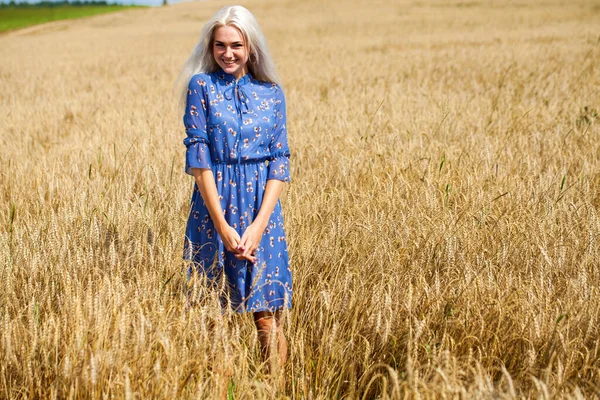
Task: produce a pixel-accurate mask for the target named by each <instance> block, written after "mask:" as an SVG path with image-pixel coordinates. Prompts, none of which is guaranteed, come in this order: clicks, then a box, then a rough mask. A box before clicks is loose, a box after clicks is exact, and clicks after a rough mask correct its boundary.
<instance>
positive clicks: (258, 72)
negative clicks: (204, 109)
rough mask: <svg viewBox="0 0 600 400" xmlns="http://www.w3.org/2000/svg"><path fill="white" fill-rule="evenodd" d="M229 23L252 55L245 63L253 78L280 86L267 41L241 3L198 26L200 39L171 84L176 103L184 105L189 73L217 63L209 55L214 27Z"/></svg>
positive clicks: (209, 69) (210, 69)
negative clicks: (173, 86)
mask: <svg viewBox="0 0 600 400" xmlns="http://www.w3.org/2000/svg"><path fill="white" fill-rule="evenodd" d="M222 26H233V27H236V28H237V29H239V30H240V32H241V33H242V37H243V38H244V41H245V43H246V46H247V50H248V54H253V56H252V57H253V60H252V62H248V63H247V66H248V71H249V72H250V73H251V74H252V76H253V77H254V78H255V79H258V80H260V81H266V82H274V83H277V84H278V85H280V84H281V83H280V81H279V76H278V75H277V72H276V71H275V64H274V63H273V59H272V58H271V55H270V54H269V49H268V47H267V40H266V39H265V36H264V34H263V33H262V31H261V29H260V27H259V26H258V22H257V21H256V18H254V15H252V13H251V12H250V11H248V10H247V9H246V8H244V7H242V6H228V7H223V8H221V9H220V10H219V11H218V12H217V13H216V14H215V15H214V16H213V17H212V18H211V19H210V20H209V21H208V22H207V23H206V25H204V27H203V28H202V32H201V33H200V40H199V41H198V44H197V45H196V47H195V48H194V51H193V52H192V55H191V56H190V57H189V58H188V59H187V61H186V62H185V63H184V64H183V68H182V69H181V72H180V73H179V76H178V77H177V80H176V82H175V85H176V87H177V92H178V93H179V106H180V108H181V109H183V108H184V107H185V101H186V96H187V85H188V83H189V81H190V79H191V78H192V76H194V75H196V74H199V73H202V72H204V73H208V72H215V71H218V70H219V65H218V64H217V62H216V61H215V59H214V57H213V51H212V46H213V40H214V33H215V30H216V29H217V28H220V27H222Z"/></svg>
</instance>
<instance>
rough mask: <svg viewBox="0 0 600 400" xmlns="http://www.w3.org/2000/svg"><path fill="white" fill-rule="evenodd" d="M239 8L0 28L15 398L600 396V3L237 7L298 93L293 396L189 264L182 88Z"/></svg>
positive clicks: (5, 258) (291, 225)
mask: <svg viewBox="0 0 600 400" xmlns="http://www.w3.org/2000/svg"><path fill="white" fill-rule="evenodd" d="M225 4H227V3H223V2H222V1H204V2H192V3H181V4H177V5H171V6H168V7H162V8H152V9H139V10H130V11H125V12H122V13H116V14H108V15H102V16H97V17H92V18H86V19H81V20H71V21H61V22H56V23H51V24H46V25H40V26H36V27H32V28H27V29H25V30H21V31H16V32H12V33H9V34H4V35H2V36H0V57H1V59H2V62H1V63H0V102H1V103H0V104H1V108H2V119H1V120H0V132H1V137H0V163H1V164H0V165H1V169H0V198H1V204H2V208H1V211H0V285H1V289H0V370H1V372H0V397H1V398H94V399H96V398H97V399H104V398H126V399H150V398H156V399H161V398H182V399H184V398H203V399H217V398H228V399H253V398H264V399H268V398H286V397H288V398H292V399H330V398H348V399H362V398H365V399H372V398H382V399H387V398H415V399H417V398H422V399H427V398H464V399H467V398H483V399H505V398H506V399H509V398H536V399H537V398H590V397H596V396H600V344H599V342H598V337H599V336H600V288H599V284H598V283H599V274H600V262H599V260H600V161H599V160H600V140H599V139H600V129H599V126H600V116H599V113H600V31H599V30H598V27H600V2H598V1H597V0H593V1H591V0H587V1H586V0H576V1H567V0H540V1H537V2H534V1H530V0H513V1H509V0H498V1H493V2H492V1H472V2H469V1H467V2H465V1H430V0H423V1H420V0H406V1H405V0H373V1H367V0H347V1H334V0H320V1H318V0H302V1H300V0H295V1H292V0H281V1H279V0H278V1H266V0H250V1H244V2H242V3H241V4H242V5H244V6H246V7H248V8H249V9H250V10H251V11H252V12H253V13H254V14H255V16H256V17H257V19H258V21H259V23H260V24H261V26H262V28H263V30H264V32H265V34H266V36H267V38H268V40H269V45H270V48H271V51H272V53H273V56H274V58H275V61H276V63H277V65H278V69H279V72H280V75H281V76H282V80H283V83H284V90H285V92H286V97H287V107H288V129H289V135H290V136H289V139H290V147H291V150H292V159H291V163H292V182H291V183H290V184H287V185H286V187H285V189H284V192H283V195H282V198H281V200H282V205H283V208H284V215H285V218H286V221H285V223H286V230H287V234H288V243H289V246H290V259H291V262H292V271H293V274H294V308H293V310H292V312H289V313H286V314H284V330H285V333H286V336H287V338H288V343H289V346H290V350H289V360H288V364H287V366H286V369H285V371H283V372H282V374H284V377H285V380H286V386H285V389H278V388H277V385H276V383H275V381H276V380H277V379H280V377H279V378H278V377H270V376H268V375H265V373H264V369H263V368H261V359H260V352H259V348H258V344H257V337H256V332H255V328H254V325H253V322H252V318H250V317H249V316H247V315H241V316H240V315H236V314H233V313H229V312H225V313H223V312H221V310H220V308H219V305H218V300H217V296H218V294H217V293H214V292H209V293H205V292H206V288H205V287H204V286H203V285H202V282H199V281H197V280H191V281H189V282H187V281H186V274H185V268H186V266H185V265H184V263H183V261H182V260H181V254H182V249H183V234H184V227H185V223H186V219H187V211H188V207H189V199H190V196H191V190H192V180H191V178H190V177H189V176H187V175H185V173H184V154H185V147H184V146H183V144H182V140H183V138H184V136H185V133H184V130H183V124H182V120H181V110H178V109H177V107H176V95H175V94H174V92H173V84H174V81H175V79H176V77H177V74H178V72H179V69H180V67H181V66H182V64H183V62H184V60H185V59H186V58H187V57H188V55H189V54H190V53H191V51H192V49H193V47H194V46H195V44H196V41H197V40H198V37H199V33H200V29H201V27H202V25H203V24H204V22H205V21H206V20H207V18H209V17H210V16H211V15H212V14H214V12H216V10H218V9H219V8H220V7H221V6H223V5H225ZM186 291H191V294H190V295H191V296H200V295H203V294H208V295H209V296H208V300H206V301H204V302H201V303H200V304H198V305H197V306H196V307H191V308H188V307H186V304H187V302H186V296H185V295H184V294H185V293H186ZM204 298H206V296H204Z"/></svg>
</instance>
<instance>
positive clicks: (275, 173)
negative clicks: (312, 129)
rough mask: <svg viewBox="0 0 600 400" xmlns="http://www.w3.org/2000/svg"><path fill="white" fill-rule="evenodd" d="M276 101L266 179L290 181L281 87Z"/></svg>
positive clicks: (288, 151) (288, 152) (284, 111)
mask: <svg viewBox="0 0 600 400" xmlns="http://www.w3.org/2000/svg"><path fill="white" fill-rule="evenodd" d="M277 103H278V104H276V106H275V125H274V132H273V137H272V138H271V142H270V143H269V151H270V153H271V157H270V159H269V167H268V173H267V180H269V179H277V180H280V181H284V182H290V149H289V147H288V137H287V128H286V109H285V96H284V94H283V91H282V90H281V89H279V96H278V99H277Z"/></svg>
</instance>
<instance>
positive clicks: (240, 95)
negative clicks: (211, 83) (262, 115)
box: [223, 83, 250, 114]
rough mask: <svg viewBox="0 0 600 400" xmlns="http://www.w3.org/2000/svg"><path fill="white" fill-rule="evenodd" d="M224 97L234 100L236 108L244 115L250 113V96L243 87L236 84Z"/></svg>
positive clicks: (226, 90)
mask: <svg viewBox="0 0 600 400" xmlns="http://www.w3.org/2000/svg"><path fill="white" fill-rule="evenodd" d="M223 95H224V96H225V98H226V99H227V100H231V99H234V102H235V106H236V108H237V109H238V111H241V112H242V113H243V114H247V113H248V112H250V108H249V107H248V103H249V102H250V98H249V96H248V94H247V93H246V92H245V91H244V88H243V86H240V85H238V84H237V83H234V84H233V85H231V86H230V87H229V88H228V89H225V92H224V93H223Z"/></svg>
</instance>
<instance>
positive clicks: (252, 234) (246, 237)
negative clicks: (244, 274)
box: [236, 221, 266, 263]
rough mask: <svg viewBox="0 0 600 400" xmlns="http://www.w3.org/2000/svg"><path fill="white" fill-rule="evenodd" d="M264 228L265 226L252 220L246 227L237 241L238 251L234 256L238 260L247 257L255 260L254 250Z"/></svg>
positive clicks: (258, 243) (252, 260)
mask: <svg viewBox="0 0 600 400" xmlns="http://www.w3.org/2000/svg"><path fill="white" fill-rule="evenodd" d="M265 228H266V226H265V225H264V224H262V223H260V222H258V221H254V222H253V223H251V224H250V226H248V228H246V230H245V231H244V233H243V234H242V238H241V239H240V241H239V244H238V247H237V248H238V252H239V253H238V254H237V255H236V258H238V259H239V260H241V259H247V260H249V261H250V262H253V263H254V262H256V256H255V252H256V249H257V248H258V246H259V245H260V239H261V238H262V235H263V232H264V231H265Z"/></svg>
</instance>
